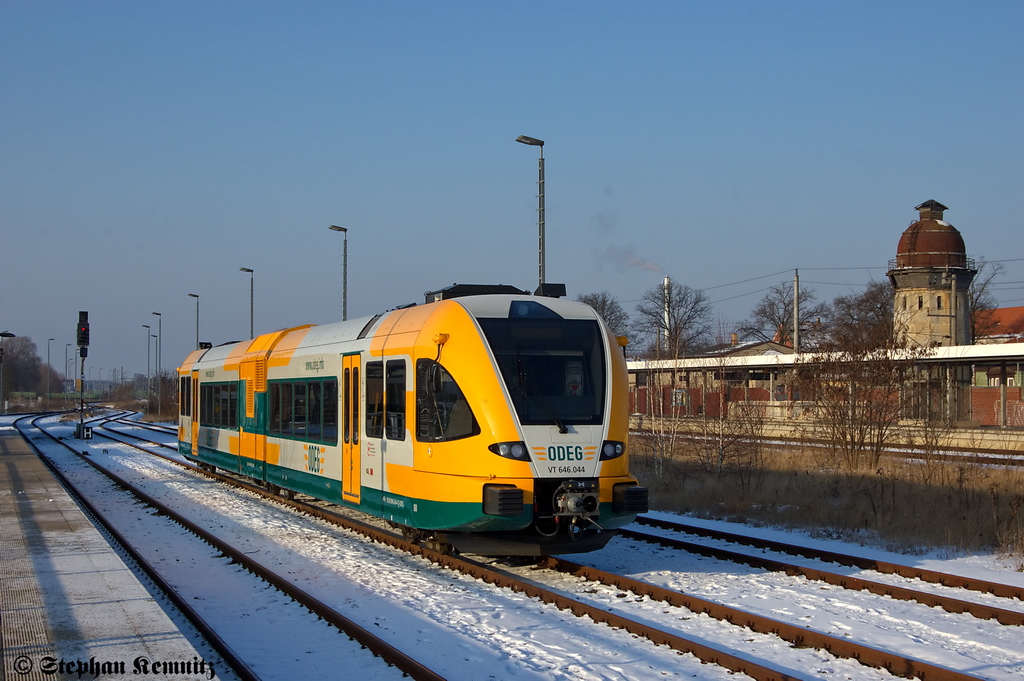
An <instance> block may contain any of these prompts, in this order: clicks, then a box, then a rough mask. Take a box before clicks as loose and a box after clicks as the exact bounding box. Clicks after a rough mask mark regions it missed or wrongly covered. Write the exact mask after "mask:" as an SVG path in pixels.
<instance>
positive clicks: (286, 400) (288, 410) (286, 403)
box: [281, 383, 292, 435]
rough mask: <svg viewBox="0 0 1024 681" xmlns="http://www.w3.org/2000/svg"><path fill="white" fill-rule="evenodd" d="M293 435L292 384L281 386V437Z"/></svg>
mask: <svg viewBox="0 0 1024 681" xmlns="http://www.w3.org/2000/svg"><path fill="white" fill-rule="evenodd" d="M291 434H292V384H291V383H282V384H281V435H291Z"/></svg>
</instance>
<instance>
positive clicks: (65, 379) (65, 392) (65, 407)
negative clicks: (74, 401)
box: [62, 343, 71, 411]
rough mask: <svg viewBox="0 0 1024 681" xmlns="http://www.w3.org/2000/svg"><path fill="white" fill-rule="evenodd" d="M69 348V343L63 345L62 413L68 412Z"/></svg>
mask: <svg viewBox="0 0 1024 681" xmlns="http://www.w3.org/2000/svg"><path fill="white" fill-rule="evenodd" d="M70 347H71V343H65V345H64V390H63V391H62V392H63V393H64V411H67V410H68V375H69V374H70V373H71V372H70V371H68V348H70Z"/></svg>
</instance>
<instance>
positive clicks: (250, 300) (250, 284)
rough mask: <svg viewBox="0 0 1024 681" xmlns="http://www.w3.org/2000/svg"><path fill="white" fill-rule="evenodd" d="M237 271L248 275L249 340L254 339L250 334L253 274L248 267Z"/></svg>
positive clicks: (251, 328)
mask: <svg viewBox="0 0 1024 681" xmlns="http://www.w3.org/2000/svg"><path fill="white" fill-rule="evenodd" d="M238 271H239V272H248V273H249V338H252V337H254V336H255V335H256V334H254V333H253V332H252V330H253V326H252V279H253V274H252V270H251V269H249V268H248V267H239V268H238Z"/></svg>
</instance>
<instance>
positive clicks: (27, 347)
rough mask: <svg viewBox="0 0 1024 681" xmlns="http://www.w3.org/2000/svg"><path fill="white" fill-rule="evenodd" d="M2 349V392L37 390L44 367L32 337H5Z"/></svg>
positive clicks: (42, 376) (43, 378)
mask: <svg viewBox="0 0 1024 681" xmlns="http://www.w3.org/2000/svg"><path fill="white" fill-rule="evenodd" d="M3 349H4V354H3V358H2V361H3V363H4V372H3V373H4V385H3V394H4V395H10V394H11V393H12V392H39V386H40V382H41V381H42V380H45V375H44V374H43V373H42V370H43V368H44V367H43V364H42V362H41V361H40V359H39V354H38V353H37V351H36V344H35V343H33V342H32V339H31V338H29V337H28V336H17V337H15V338H5V339H4V343H3Z"/></svg>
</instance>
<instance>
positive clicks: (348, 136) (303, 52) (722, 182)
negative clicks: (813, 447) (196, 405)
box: [0, 0, 1024, 378]
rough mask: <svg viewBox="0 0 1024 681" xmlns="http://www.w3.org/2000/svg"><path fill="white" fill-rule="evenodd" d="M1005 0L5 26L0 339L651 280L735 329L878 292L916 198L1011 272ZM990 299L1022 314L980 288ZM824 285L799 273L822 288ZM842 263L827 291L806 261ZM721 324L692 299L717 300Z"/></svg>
mask: <svg viewBox="0 0 1024 681" xmlns="http://www.w3.org/2000/svg"><path fill="white" fill-rule="evenodd" d="M1022 25H1024V3H1021V2H1019V1H1018V2H980V3H963V2H950V3H945V2H897V3H894V2H877V3H875V2H845V3H844V2H724V3H722V2H681V1H680V2H636V3H624V2H551V1H550V0H549V1H546V2H514V3H512V2H504V3H501V2H372V3H370V2H301V1H300V2H288V3H284V2H277V3H269V2H259V1H254V0H247V1H246V2H217V1H211V0H204V1H202V2H198V1H197V2H188V1H185V2H163V3H157V2H128V1H123V2H94V1H89V0H74V1H70V0H67V1H48V0H17V1H15V0H0V93H2V103H0V229H2V234H3V242H2V246H0V248H2V251H0V253H2V259H0V265H2V268H0V330H4V331H11V332H13V333H16V334H18V335H28V336H31V337H32V338H33V339H34V340H35V341H36V343H37V345H38V346H39V350H40V354H41V355H42V356H43V357H44V358H45V352H46V339H47V338H49V337H54V338H56V339H57V340H55V341H54V343H53V344H52V352H53V359H54V362H53V363H54V365H55V366H57V367H58V368H59V367H60V363H61V362H63V355H62V352H63V349H64V348H63V346H64V344H65V343H68V342H73V341H74V336H73V332H74V326H75V322H76V321H77V313H78V311H79V310H88V311H89V312H90V320H91V323H92V347H91V350H90V359H89V364H88V366H92V367H94V368H95V369H96V370H97V372H98V370H99V369H100V368H103V375H104V378H106V376H107V375H108V374H109V370H110V369H111V368H113V367H118V368H120V367H122V366H123V367H124V368H125V369H126V370H127V371H128V372H144V371H145V370H146V336H145V333H146V332H145V330H144V329H143V328H142V325H143V324H151V325H153V326H154V328H155V326H156V323H155V321H156V317H154V316H152V315H151V312H154V311H156V312H161V313H163V335H164V353H163V358H164V359H163V365H164V367H165V368H169V367H173V366H176V365H177V364H178V363H179V362H180V361H181V359H182V358H183V357H184V356H185V354H186V353H187V352H188V351H189V350H190V349H191V348H192V347H193V346H194V342H195V299H193V298H189V297H188V294H189V293H196V294H199V295H200V296H201V298H200V307H201V326H202V329H201V336H202V340H208V341H211V342H213V343H215V344H217V343H221V342H224V341H228V340H233V339H240V338H244V337H247V336H248V330H249V328H248V327H249V277H248V275H246V274H244V273H242V272H239V267H250V268H252V269H254V270H255V275H254V277H255V291H256V296H255V297H256V306H255V307H256V310H255V319H256V330H257V332H261V331H268V330H272V329H275V328H281V327H285V326H292V325H298V324H304V323H326V322H331V321H336V320H338V319H340V317H341V251H342V239H341V235H340V234H337V233H334V232H330V231H329V230H328V229H327V227H328V225H330V224H338V225H343V226H346V227H348V228H349V229H350V231H349V318H356V317H360V316H364V315H370V314H374V313H376V312H380V311H383V310H385V309H389V308H392V307H394V306H396V305H402V304H405V303H409V302H422V294H423V292H424V291H426V290H430V289H435V288H440V287H442V286H446V285H448V284H451V283H453V282H462V283H483V282H495V283H505V284H513V285H517V286H520V287H522V288H530V289H531V290H532V288H534V287H535V286H536V282H537V227H536V220H537V216H536V207H537V199H536V180H537V150H536V148H533V147H526V146H523V145H521V144H516V143H515V138H516V137H517V136H518V135H529V136H532V137H538V138H541V139H543V140H545V142H546V146H545V148H544V156H545V160H546V164H547V167H546V170H547V178H546V179H547V183H546V190H547V191H546V195H547V270H548V280H549V281H556V282H565V283H566V285H567V287H568V291H569V295H570V296H571V297H575V296H576V295H578V294H580V293H588V292H596V291H601V290H607V291H609V292H611V293H612V294H614V295H615V296H617V297H618V299H619V300H620V301H621V302H622V303H623V306H624V307H625V309H626V310H627V311H628V312H633V308H634V307H635V304H636V302H637V300H638V299H639V298H640V296H641V294H642V293H643V291H644V290H646V289H648V288H651V287H652V286H656V285H658V283H659V282H660V281H661V279H662V277H664V276H665V275H666V274H667V275H669V276H671V277H673V278H674V279H677V280H678V281H680V282H681V283H683V284H685V285H688V286H691V287H694V288H707V289H709V290H708V294H709V296H710V298H711V300H712V301H716V303H717V304H716V305H715V313H716V315H717V316H718V317H720V318H722V319H723V320H725V321H726V322H738V321H740V320H742V319H744V318H745V317H746V316H747V315H748V314H749V311H750V310H751V309H752V308H753V306H754V305H755V304H756V302H757V301H758V300H759V299H760V297H761V296H762V295H763V291H761V290H762V289H764V288H766V287H768V286H770V285H772V284H775V283H778V282H779V281H782V280H789V279H791V278H792V269H793V268H799V269H800V271H801V280H802V281H803V282H804V283H805V285H807V286H811V287H813V288H815V289H817V293H818V298H819V299H824V300H831V299H832V298H833V297H835V296H836V295H841V294H848V293H850V292H853V291H855V290H858V288H859V287H860V286H862V285H864V284H865V283H867V282H868V281H869V280H870V279H871V278H874V279H882V278H884V276H885V271H886V265H887V263H888V261H889V259H891V258H893V257H895V251H896V244H897V242H898V240H899V236H900V234H901V233H902V231H903V230H904V229H905V228H906V226H907V225H908V224H910V222H912V221H913V220H914V219H915V218H916V212H915V211H914V210H913V207H914V206H915V205H917V204H918V203H921V202H923V201H925V200H927V199H936V200H938V201H940V202H942V203H944V204H946V205H947V206H949V207H950V210H949V211H948V212H947V213H946V217H947V219H948V220H949V221H950V222H951V223H952V224H954V225H955V226H956V227H957V228H958V229H960V231H961V232H962V234H963V236H964V239H965V241H966V243H967V248H968V251H969V254H970V255H972V256H974V257H984V258H987V259H990V260H1007V261H1012V260H1017V259H1022V258H1024V245H1022V238H1021V233H1022V231H1021V221H1022V219H1024V218H1022V211H1021V209H1020V206H1019V205H1018V202H1019V201H1020V196H1021V182H1022V171H1024V168H1022V164H1024V149H1022V146H1024V137H1022V132H1024V130H1022V126H1024V115H1022V93H1024V88H1022V74H1024V70H1022V61H1024V60H1022V49H1024V41H1022V40H1021V38H1020V27H1021V26H1022ZM1006 266H1007V272H1006V275H1005V276H1004V280H1005V281H1008V282H1017V284H1016V285H1014V284H1008V285H1007V286H1005V287H1004V290H1001V291H999V292H998V293H999V296H1000V299H1001V302H1002V303H1003V304H1004V305H1024V288H1022V287H1024V284H1020V282H1021V281H1022V280H1024V262H1007V263H1006ZM819 268H820V269H819ZM831 268H854V269H831ZM773 273H780V274H779V275H778V276H771V277H766V278H763V279H757V280H755V281H750V282H748V283H746V284H740V285H736V286H724V287H721V288H712V287H720V286H721V285H723V284H730V283H733V282H738V281H741V280H747V279H753V278H756V277H762V276H764V275H772V274H773ZM719 301H720V302H719Z"/></svg>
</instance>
